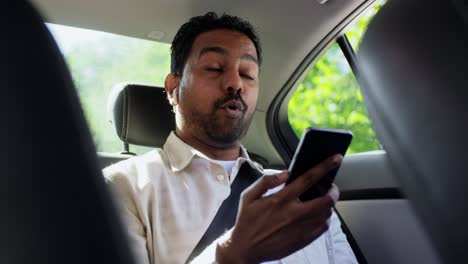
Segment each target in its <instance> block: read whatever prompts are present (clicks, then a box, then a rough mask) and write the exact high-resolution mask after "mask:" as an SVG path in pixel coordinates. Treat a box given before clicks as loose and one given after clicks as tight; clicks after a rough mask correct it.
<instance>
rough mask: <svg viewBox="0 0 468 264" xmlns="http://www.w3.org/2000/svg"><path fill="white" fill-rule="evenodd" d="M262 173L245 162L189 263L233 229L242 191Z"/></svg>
mask: <svg viewBox="0 0 468 264" xmlns="http://www.w3.org/2000/svg"><path fill="white" fill-rule="evenodd" d="M260 176H262V173H261V172H260V171H258V170H256V169H254V168H252V167H251V165H250V164H249V162H244V163H243V164H242V165H241V167H240V169H239V172H238V173H237V176H236V179H235V180H234V182H233V183H232V184H231V193H230V195H229V196H228V198H226V200H224V202H223V203H222V204H221V207H220V208H219V210H218V213H216V216H215V218H214V219H213V221H212V222H211V224H210V226H209V227H208V229H207V230H206V232H205V234H204V235H203V236H202V238H201V239H200V241H199V242H198V244H197V245H196V246H195V249H194V250H193V251H192V253H191V254H190V256H189V258H188V259H187V262H186V263H189V262H190V261H192V259H194V258H195V257H196V256H198V255H200V253H201V252H203V250H205V248H206V247H207V246H209V245H210V244H211V243H213V241H215V240H216V239H217V238H219V237H220V236H221V235H222V234H223V233H224V232H226V230H229V229H231V228H232V227H233V226H234V224H235V223H236V217H237V210H238V208H239V199H240V195H241V193H242V192H243V191H244V190H245V189H246V188H247V187H249V186H250V185H251V184H252V183H254V182H255V181H256V180H257V179H258V178H259V177H260Z"/></svg>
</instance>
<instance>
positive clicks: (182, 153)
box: [163, 131, 255, 172]
mask: <svg viewBox="0 0 468 264" xmlns="http://www.w3.org/2000/svg"><path fill="white" fill-rule="evenodd" d="M163 149H164V151H165V152H166V153H167V156H168V158H169V162H170V163H171V169H172V171H174V172H176V171H181V170H183V169H185V167H187V166H188V165H189V164H190V162H191V161H192V159H193V158H194V157H195V156H198V157H200V158H203V159H206V160H209V161H212V159H210V158H209V157H207V156H206V155H205V154H203V153H201V152H200V151H198V150H196V149H195V148H193V147H192V146H190V145H188V144H187V143H185V142H184V141H182V140H181V139H180V138H179V137H178V136H177V135H176V134H175V133H174V131H172V132H171V133H170V134H169V137H168V138H167V140H166V143H165V144H164V146H163ZM238 159H241V160H246V161H249V163H251V161H250V157H249V154H248V153H247V150H246V149H245V148H244V147H243V146H242V145H241V149H240V156H239V158H238ZM254 167H255V166H254Z"/></svg>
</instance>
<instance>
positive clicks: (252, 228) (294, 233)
mask: <svg viewBox="0 0 468 264" xmlns="http://www.w3.org/2000/svg"><path fill="white" fill-rule="evenodd" d="M342 159H343V157H342V156H341V155H339V154H337V155H335V156H332V157H330V158H328V159H327V160H325V161H323V162H322V163H320V164H319V165H317V166H315V167H314V168H312V169H310V170H309V171H307V172H306V173H304V174H303V175H301V176H300V177H298V178H297V179H296V180H295V181H293V182H292V183H290V184H289V185H287V186H285V187H284V188H283V189H282V190H280V191H279V192H277V193H275V194H273V195H270V196H266V197H263V196H262V195H263V194H265V193H266V192H267V191H268V190H269V189H271V188H274V187H276V186H279V185H281V184H283V183H285V182H286V180H287V178H288V173H287V172H286V171H285V172H282V173H280V174H278V175H272V176H264V177H262V178H261V179H260V180H259V181H257V182H256V183H254V184H253V185H252V186H251V187H249V188H248V189H246V190H245V191H244V192H243V193H242V196H241V201H240V204H239V213H238V215H237V221H236V225H235V227H234V229H233V231H232V235H231V238H230V239H229V240H228V241H226V242H224V243H223V244H221V245H218V247H217V249H216V259H217V261H218V262H219V263H221V264H224V263H259V262H262V261H268V260H276V259H280V258H283V257H286V256H288V255H290V254H292V253H293V252H295V251H297V250H299V249H301V248H303V247H305V246H306V245H308V244H310V243H311V242H312V241H314V240H315V239H316V238H318V237H319V236H320V235H322V234H323V233H324V232H325V231H326V230H327V229H328V227H329V224H330V222H329V218H330V216H331V214H332V207H333V205H334V204H335V202H336V201H337V200H338V189H337V188H336V186H333V187H332V189H331V190H330V191H329V192H328V194H326V195H324V196H322V197H319V198H317V199H314V200H311V201H306V202H301V201H300V200H299V198H298V197H299V195H301V194H302V193H303V192H304V191H306V190H307V189H309V188H310V187H312V186H313V185H314V184H315V183H316V182H318V181H319V180H320V178H322V177H323V176H325V175H326V174H327V173H328V171H330V170H332V169H333V168H336V167H337V166H338V165H339V164H340V163H341V161H342Z"/></svg>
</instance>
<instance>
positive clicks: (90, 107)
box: [47, 24, 170, 153]
mask: <svg viewBox="0 0 468 264" xmlns="http://www.w3.org/2000/svg"><path fill="white" fill-rule="evenodd" d="M47 26H48V28H49V29H50V31H51V32H52V35H53V36H54V38H55V40H56V41H57V43H58V45H59V48H60V50H61V52H62V54H63V55H64V57H65V60H66V62H67V64H68V66H69V69H70V71H71V74H72V78H73V81H74V83H75V86H76V88H77V91H78V95H79V97H80V101H81V104H82V107H83V109H84V112H85V115H86V119H87V121H88V124H89V127H90V129H91V133H92V135H93V139H94V142H95V145H96V149H97V151H101V152H119V151H122V150H123V147H122V146H123V145H122V144H123V143H122V141H120V139H119V138H118V137H117V134H116V132H115V131H114V128H113V126H112V124H111V123H110V122H109V121H108V117H107V111H106V105H107V98H108V96H109V93H110V91H111V90H112V88H113V86H114V85H116V84H118V83H120V82H124V81H125V82H140V83H148V84H153V85H162V84H163V83H164V78H165V77H166V75H167V74H168V73H169V69H170V45H169V44H164V43H158V42H156V41H149V40H143V39H137V38H130V37H125V36H120V35H115V34H110V33H105V32H100V31H94V30H86V29H80V28H73V27H68V26H62V25H55V24H47ZM148 149H149V148H145V147H140V146H130V151H132V152H136V153H143V152H146V151H147V150H148Z"/></svg>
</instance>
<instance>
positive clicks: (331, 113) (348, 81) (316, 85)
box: [288, 1, 384, 154]
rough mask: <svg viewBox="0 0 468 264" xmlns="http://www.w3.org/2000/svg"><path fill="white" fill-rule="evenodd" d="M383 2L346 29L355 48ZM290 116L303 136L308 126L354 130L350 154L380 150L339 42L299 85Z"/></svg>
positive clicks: (292, 101)
mask: <svg viewBox="0 0 468 264" xmlns="http://www.w3.org/2000/svg"><path fill="white" fill-rule="evenodd" d="M383 4H384V1H377V3H376V4H375V5H373V6H372V7H371V8H369V9H368V10H367V11H366V12H364V14H363V15H361V16H360V17H359V18H358V19H357V20H355V21H354V22H353V23H351V25H350V26H349V27H348V28H347V29H346V34H345V36H346V37H347V38H348V40H349V43H350V44H351V46H352V48H353V49H354V50H355V51H356V50H357V49H358V48H359V41H360V40H361V38H362V36H363V33H364V32H365V29H366V28H367V25H368V24H369V22H370V20H371V19H372V18H373V16H374V15H375V14H376V13H377V11H378V10H379V9H380V7H381V6H382V5H383ZM288 119H289V122H290V124H291V127H292V128H293V131H294V133H295V134H296V135H297V136H298V137H301V136H302V133H303V132H304V130H305V129H306V128H307V127H310V126H312V127H326V128H340V129H348V130H351V131H352V132H353V134H354V138H353V141H352V144H351V146H350V147H349V149H348V152H347V153H348V154H351V153H358V152H363V151H371V150H378V149H380V144H379V142H378V140H377V138H376V135H375V132H374V129H373V127H372V123H371V121H370V119H369V116H368V113H367V110H366V108H365V105H364V102H363V97H362V95H361V92H360V90H359V85H358V83H357V82H356V78H355V77H354V73H353V71H352V70H351V67H350V66H349V63H348V61H347V59H346V57H345V55H344V53H343V51H342V49H341V48H340V46H339V45H338V43H335V44H333V45H332V46H331V47H329V48H328V50H327V51H326V52H325V53H324V54H323V56H322V57H321V58H320V59H319V60H318V61H317V62H316V63H315V65H314V66H313V67H312V69H311V70H310V71H309V72H308V73H307V74H306V76H305V78H304V80H303V81H302V82H301V83H300V84H299V86H298V88H297V90H296V91H295V93H294V95H293V96H292V98H291V100H290V102H289V104H288Z"/></svg>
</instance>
